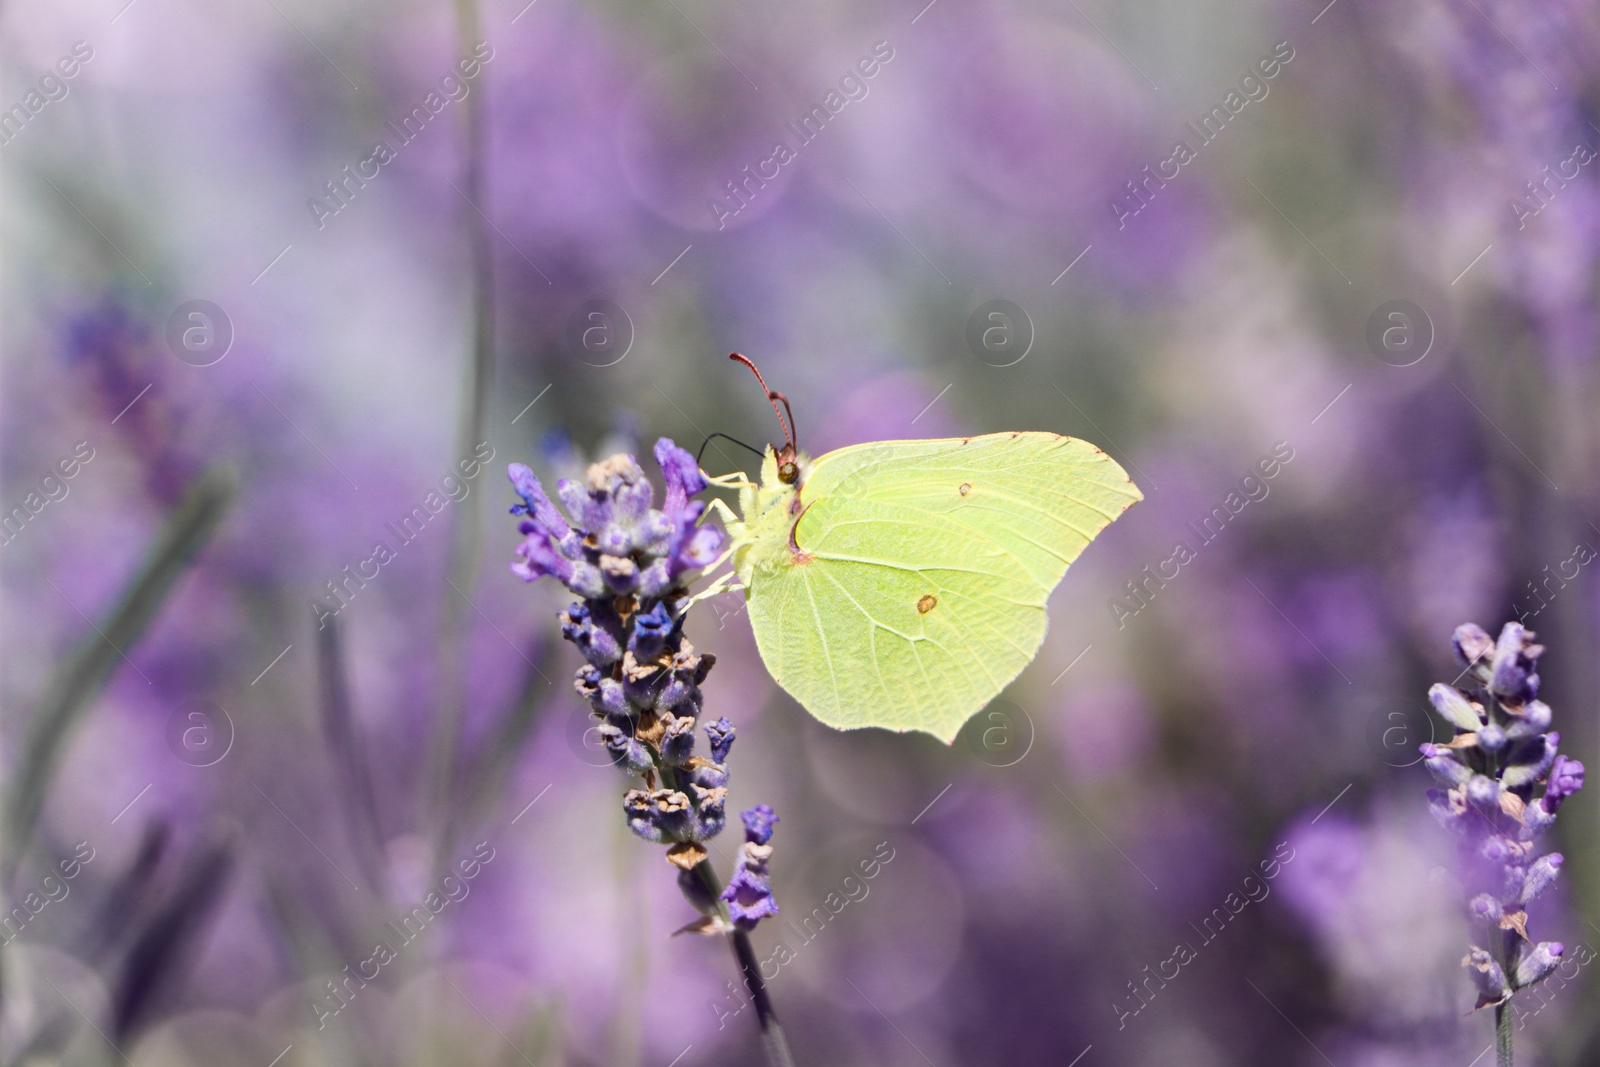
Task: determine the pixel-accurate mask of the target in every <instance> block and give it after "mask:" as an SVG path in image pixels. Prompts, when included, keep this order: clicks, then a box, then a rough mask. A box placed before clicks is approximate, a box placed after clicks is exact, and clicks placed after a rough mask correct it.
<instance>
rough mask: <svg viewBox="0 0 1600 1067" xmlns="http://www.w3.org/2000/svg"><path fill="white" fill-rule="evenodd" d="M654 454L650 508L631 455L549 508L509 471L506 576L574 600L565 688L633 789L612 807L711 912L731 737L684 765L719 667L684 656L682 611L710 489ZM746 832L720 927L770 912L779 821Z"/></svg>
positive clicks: (680, 460) (531, 481) (536, 484)
mask: <svg viewBox="0 0 1600 1067" xmlns="http://www.w3.org/2000/svg"><path fill="white" fill-rule="evenodd" d="M655 457H656V462H657V463H659V464H660V466H661V472H662V477H663V481H664V484H665V486H666V494H665V499H664V500H663V502H662V505H661V507H660V508H659V509H657V508H655V507H653V506H652V505H653V501H654V499H655V488H654V486H652V485H651V483H650V481H649V479H647V478H646V477H645V476H644V472H643V471H642V470H640V468H639V464H638V462H637V461H636V460H635V459H634V458H633V457H632V456H629V455H616V456H612V457H611V458H610V459H607V460H604V461H602V462H600V463H596V464H593V465H592V466H590V467H589V469H588V471H587V473H586V474H585V476H584V477H583V478H582V479H581V480H575V479H568V478H563V479H561V480H560V481H559V482H557V483H556V492H555V500H552V499H551V497H550V495H549V494H547V493H546V492H545V489H544V486H543V484H541V483H540V481H539V478H538V476H537V475H535V474H534V473H533V471H532V470H531V469H530V468H528V467H527V466H524V465H523V464H521V463H513V464H511V466H510V467H509V469H508V470H507V475H508V476H509V477H510V479H511V484H512V487H513V488H514V489H515V490H516V492H517V495H518V496H519V497H521V499H522V502H521V503H519V504H515V505H513V506H512V508H511V514H513V515H515V516H517V517H519V518H520V519H521V520H522V521H521V522H520V523H519V525H518V529H519V530H520V532H521V533H522V535H523V541H522V543H521V544H520V545H519V546H518V548H517V550H516V559H515V560H514V561H513V562H512V564H511V571H512V573H513V574H515V575H517V577H519V578H521V579H522V580H523V581H525V582H532V581H536V580H537V579H540V578H546V577H549V578H555V579H556V580H557V581H559V582H561V583H562V584H563V585H565V586H566V587H567V588H568V589H569V590H571V591H572V592H573V593H574V594H576V595H577V597H578V601H577V602H576V603H574V604H572V605H570V606H569V607H567V608H566V609H565V610H564V611H562V612H561V613H560V614H559V616H558V618H559V620H560V623H561V635H562V637H564V638H565V639H566V640H567V641H569V642H571V643H572V644H573V645H574V646H576V647H577V649H578V651H579V652H581V653H582V654H583V658H584V661H585V662H584V665H583V666H582V667H581V668H579V670H578V674H577V678H576V679H575V683H574V684H575V687H576V688H577V691H578V693H579V695H580V696H582V697H583V698H584V699H585V700H586V701H588V703H589V707H590V710H591V713H592V714H593V716H594V719H595V721H596V722H597V723H598V725H597V727H596V730H597V732H598V733H599V735H600V737H601V739H602V741H603V743H604V745H605V748H606V751H607V752H608V753H609V754H610V756H611V759H612V762H613V763H614V764H615V765H616V766H617V767H619V768H621V769H622V770H623V771H624V772H626V773H628V774H629V775H631V776H633V777H634V778H636V779H638V780H639V781H640V782H641V784H642V786H643V788H634V789H630V790H629V791H628V792H627V794H626V795H625V796H624V797H623V802H622V807H623V815H624V818H625V819H626V820H627V823H628V826H629V828H630V829H631V830H632V831H633V832H634V833H635V834H637V835H639V836H640V837H642V838H644V839H645V840H647V841H651V842H654V843H657V844H662V845H666V846H668V851H667V859H668V860H669V861H671V862H672V863H673V864H675V865H676V866H677V867H678V868H679V872H680V873H679V880H678V881H679V886H680V888H681V889H682V890H683V892H684V895H685V897H687V898H688V899H689V901H690V903H692V904H694V905H695V907H696V908H698V909H699V910H701V911H703V912H706V913H707V914H712V913H714V912H715V911H716V910H717V908H718V903H717V899H716V898H715V897H714V896H713V894H714V892H715V879H714V877H713V876H710V875H709V873H707V869H705V868H702V866H701V865H702V864H704V863H705V862H706V851H705V849H704V848H703V847H702V845H703V843H704V842H706V841H709V840H710V839H711V838H713V837H715V836H716V835H717V834H719V833H721V832H722V829H723V827H724V826H725V825H726V823H727V811H726V806H727V797H728V790H727V783H728V768H727V758H728V750H729V748H730V747H731V746H732V744H733V734H734V731H733V724H732V723H730V722H729V721H728V720H727V719H726V718H719V719H717V720H716V721H715V722H712V723H709V724H707V725H706V727H705V731H706V736H707V739H708V741H709V743H710V750H711V758H710V759H705V758H703V757H700V756H696V755H695V752H694V745H695V726H696V722H697V719H698V717H699V715H700V709H701V705H702V702H703V697H702V695H701V691H700V685H701V683H702V682H704V681H705V679H706V675H707V674H708V673H709V672H710V670H711V668H712V666H713V664H715V663H716V657H714V656H712V655H710V654H709V653H697V652H696V651H695V649H694V646H693V645H691V644H690V643H689V641H688V640H687V638H685V637H684V634H683V627H682V618H681V614H682V610H683V608H682V605H683V602H684V600H685V599H686V598H687V597H688V595H689V586H690V584H691V583H692V582H693V581H694V580H695V579H696V578H697V577H698V576H699V574H700V572H701V571H702V570H704V569H705V568H707V567H709V566H711V565H712V564H714V563H716V562H717V560H718V554H719V553H720V552H721V550H722V545H723V541H724V537H723V533H722V531H721V530H719V529H717V528H716V527H714V526H703V525H701V523H700V520H701V518H702V516H703V515H704V513H705V507H706V505H705V502H704V501H702V500H694V499H691V498H692V497H694V496H695V495H696V494H697V493H700V492H702V491H703V490H704V489H705V488H706V486H707V483H706V479H705V477H704V476H703V475H702V474H701V473H700V467H699V464H698V463H696V462H695V459H694V457H693V456H691V455H690V454H689V453H688V452H686V451H684V450H683V449H681V448H679V447H678V446H677V445H675V444H673V443H672V441H671V440H669V439H667V438H662V439H661V440H660V441H657V442H656V446H655ZM556 500H558V501H559V502H560V506H558V505H557V504H556V502H555V501H556ZM563 509H565V511H564V512H563ZM752 820H754V821H753V822H752ZM744 822H745V827H746V831H745V836H746V841H745V844H744V847H743V850H742V851H741V853H740V857H741V858H740V865H739V867H738V869H737V871H736V872H735V874H734V877H733V880H732V881H731V882H730V883H729V885H728V888H727V891H726V892H724V893H723V894H722V897H721V899H722V901H723V902H724V903H726V904H727V913H728V918H729V919H731V920H732V921H733V922H734V923H735V924H736V925H738V926H739V927H740V928H742V929H746V930H748V929H749V928H750V927H752V926H754V925H755V923H756V921H757V920H759V919H760V918H762V916H764V915H770V914H776V913H777V904H775V903H774V902H773V901H772V890H771V887H770V885H769V884H768V882H767V868H766V862H767V859H768V857H770V855H771V853H772V849H771V846H770V845H768V844H767V841H768V839H770V837H771V836H772V824H773V823H775V822H777V816H776V815H774V814H773V813H772V809H771V808H769V807H767V806H766V805H761V806H759V807H756V808H752V809H750V810H749V811H746V812H745V813H744Z"/></svg>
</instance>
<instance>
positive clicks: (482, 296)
mask: <svg viewBox="0 0 1600 1067" xmlns="http://www.w3.org/2000/svg"><path fill="white" fill-rule="evenodd" d="M455 9H456V31H457V35H458V37H459V42H458V44H459V48H460V51H461V52H462V53H463V54H465V53H466V52H467V51H468V50H469V49H471V48H472V46H473V45H474V44H475V43H476V41H477V39H478V8H477V3H476V0H456V4H455ZM479 77H480V78H483V77H485V75H482V74H480V75H479ZM462 106H463V107H464V108H465V111H464V121H465V123H466V137H465V153H466V173H465V175H464V182H465V189H464V190H463V192H464V193H465V194H466V199H467V201H468V202H467V203H465V204H463V205H461V211H462V216H461V217H462V229H463V231H464V232H465V234H466V237H467V243H468V247H469V249H470V254H471V260H472V280H471V292H472V325H471V337H470V341H469V343H468V357H469V358H468V374H467V383H466V393H465V396H464V397H463V402H462V405H461V423H460V436H459V440H458V441H457V449H456V456H457V458H458V459H459V458H462V457H466V456H469V455H471V454H472V453H473V450H474V449H476V448H477V447H478V445H479V444H480V443H482V442H483V441H485V440H486V437H485V427H486V425H487V423H488V413H489V392H490V387H491V386H492V385H493V383H494V305H493V292H494V277H493V260H492V258H491V254H490V246H489V238H488V234H487V232H486V230H485V228H484V218H483V215H482V214H481V208H482V205H483V191H484V169H483V85H482V82H480V83H479V86H478V89H477V91H476V92H473V93H470V94H468V96H467V98H466V99H465V100H464V101H462ZM482 528H483V520H482V509H481V508H480V507H478V506H477V503H473V504H468V503H467V502H466V501H462V503H461V505H460V506H459V507H458V508H457V509H456V514H455V521H454V523H453V524H452V526H451V538H450V550H449V551H450V559H449V565H448V567H449V571H448V581H449V583H450V586H451V588H450V589H448V590H446V591H445V595H444V603H443V606H442V607H441V609H440V623H439V631H440V632H439V691H440V701H439V717H438V722H437V725H436V734H435V738H434V747H433V800H434V803H435V805H436V807H435V809H434V811H433V815H434V817H435V818H436V819H437V820H438V825H439V827H440V837H441V841H440V843H439V844H440V852H441V854H442V853H443V852H444V851H446V850H447V849H448V847H449V843H448V842H447V841H444V840H442V838H443V837H444V836H445V834H446V832H447V830H446V829H445V828H447V827H448V826H449V825H450V823H451V820H450V818H449V813H450V811H451V810H452V809H453V807H454V805H455V802H456V799H457V798H456V782H457V779H458V777H459V776H458V768H457V763H458V761H459V749H460V746H461V723H462V720H463V718H464V717H465V705H466V669H465V663H464V659H463V651H462V648H463V639H464V636H465V635H464V634H463V632H462V631H463V629H464V628H465V625H466V620H467V617H468V613H469V612H470V611H471V610H472V609H471V606H470V603H469V602H468V600H467V598H468V597H469V596H470V595H471V592H472V587H473V585H474V584H475V582H476V579H477V576H478V564H479V557H480V555H481V549H482V545H481V544H480V542H481V540H482Z"/></svg>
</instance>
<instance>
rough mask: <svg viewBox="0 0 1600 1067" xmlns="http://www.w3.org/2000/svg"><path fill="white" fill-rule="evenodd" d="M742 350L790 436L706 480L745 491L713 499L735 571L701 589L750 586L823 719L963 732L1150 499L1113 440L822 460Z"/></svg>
mask: <svg viewBox="0 0 1600 1067" xmlns="http://www.w3.org/2000/svg"><path fill="white" fill-rule="evenodd" d="M730 358H732V359H735V360H738V361H740V362H742V363H744V364H745V365H746V366H748V367H749V368H750V369H751V370H752V371H753V372H755V375H756V379H757V380H758V381H760V383H761V388H762V389H765V390H766V391H767V399H768V401H769V402H771V404H772V408H773V411H774V412H775V413H776V414H777V416H778V421H779V424H780V425H781V426H782V427H783V433H784V444H783V446H782V447H781V448H780V447H777V446H774V445H770V444H769V445H768V446H767V448H766V450H765V452H764V453H762V463H761V481H760V483H759V484H758V483H756V482H752V481H750V480H749V479H748V478H747V477H745V475H744V474H743V473H742V472H735V473H733V474H727V475H721V476H711V475H706V478H707V481H708V482H710V483H711V484H712V485H716V486H720V487H722V488H725V489H735V490H737V491H738V504H739V513H738V514H734V512H733V511H732V509H731V508H729V507H728V505H727V504H726V503H725V502H724V501H721V500H717V501H713V503H712V504H711V508H710V510H711V511H714V512H716V513H718V514H719V515H720V516H721V518H722V521H723V525H724V527H725V529H726V531H727V534H728V542H727V551H726V556H727V557H728V558H730V559H731V562H732V570H731V571H730V572H728V573H726V574H724V575H723V576H722V577H721V578H719V579H718V580H717V582H714V583H713V584H712V587H711V588H709V589H707V590H706V591H705V592H703V593H701V594H700V595H699V596H697V597H696V598H695V599H696V600H699V599H703V598H705V597H707V596H711V595H715V594H716V593H720V592H723V591H726V590H727V589H742V590H743V591H744V594H745V599H746V603H747V607H748V610H749V615H750V623H751V627H752V629H753V630H754V633H755V639H756V647H757V648H758V649H759V650H760V652H761V659H762V662H763V663H764V664H765V665H766V668H767V671H768V672H769V673H770V674H771V675H772V677H773V679H774V680H775V681H777V683H778V684H779V685H780V686H781V687H782V688H783V689H784V690H785V691H787V692H788V693H789V695H791V696H792V697H794V698H795V699H796V700H797V701H799V702H800V704H801V705H802V706H804V707H805V709H806V710H807V711H808V712H810V713H811V714H812V715H813V716H815V717H816V718H817V719H819V720H821V721H822V722H824V723H826V724H827V725H829V726H833V727H836V728H838V729H843V730H848V729H856V728H859V727H866V726H878V727H884V728H886V729H890V730H896V731H902V732H903V731H907V730H921V731H924V732H926V733H931V734H933V735H934V736H935V737H938V738H939V739H940V740H942V741H944V742H946V743H949V742H951V741H953V740H954V739H955V737H956V734H957V733H958V732H959V731H960V729H961V726H962V724H963V723H965V722H966V721H967V719H969V718H971V717H972V716H973V715H975V714H976V713H977V712H978V711H980V710H981V709H982V708H983V707H984V705H986V704H988V703H989V701H990V700H992V699H994V697H996V696H997V695H999V693H1000V691H1001V690H1002V689H1004V688H1005V687H1006V686H1007V685H1008V684H1010V682H1011V681H1012V679H1014V678H1016V676H1017V675H1018V674H1020V673H1021V672H1022V669H1023V668H1024V667H1026V666H1027V665H1028V664H1029V663H1030V662H1032V660H1033V658H1034V656H1035V655H1036V654H1037V653H1038V651H1039V646H1040V644H1041V643H1042V642H1043V641H1044V634H1045V624H1046V619H1045V601H1046V600H1047V599H1048V597H1049V596H1050V592H1051V590H1053V589H1054V588H1055V587H1056V585H1057V584H1058V583H1059V582H1060V581H1061V578H1062V576H1063V575H1064V574H1065V573H1066V570H1067V567H1068V565H1070V564H1071V563H1072V561H1073V560H1075V559H1077V558H1078V555H1079V554H1080V553H1081V552H1082V551H1083V550H1084V548H1085V547H1086V546H1087V545H1088V544H1089V542H1090V541H1092V540H1094V538H1095V537H1096V536H1097V535H1098V534H1099V533H1100V531H1101V530H1103V529H1105V528H1106V526H1108V525H1109V524H1110V523H1111V521H1112V520H1114V519H1115V518H1116V517H1117V516H1118V515H1121V514H1122V512H1123V511H1125V510H1126V509H1127V508H1128V507H1129V506H1130V505H1131V504H1133V503H1134V502H1135V501H1138V500H1142V499H1143V498H1144V497H1143V494H1142V493H1140V492H1139V489H1138V487H1137V486H1135V485H1134V484H1133V481H1132V480H1131V479H1130V478H1129V477H1128V475H1127V473H1126V472H1124V471H1123V469H1122V468H1121V467H1120V466H1118V465H1117V463H1116V462H1115V461H1114V460H1112V459H1111V457H1109V456H1107V455H1106V454H1105V453H1104V452H1102V451H1101V450H1100V449H1098V448H1096V447H1095V446H1094V445H1092V444H1089V443H1088V442H1086V441H1081V440H1078V439H1077V438H1073V437H1064V436H1062V435H1060V434H1054V433H1042V432H1015V433H991V434H983V435H980V436H976V437H950V438H941V439H934V440H920V441H878V442H873V443H869V444H860V445H852V446H850V447H848V448H840V449H836V450H835V451H832V452H829V453H827V454H826V455H822V456H819V457H817V458H815V459H812V458H810V457H808V456H806V455H805V454H804V453H802V452H800V451H799V450H798V449H797V448H796V445H795V436H794V415H793V413H792V412H790V411H789V401H788V398H787V397H785V396H784V395H783V394H782V393H777V392H774V391H772V390H771V389H768V388H767V383H766V381H765V379H763V378H762V377H761V372H760V371H759V370H757V369H756V366H755V364H754V363H752V362H751V361H750V360H748V359H746V358H745V357H744V356H741V355H739V354H738V353H732V354H731V357H730ZM780 401H781V402H782V404H783V408H782V409H781V410H780V409H779V407H778V404H779V402H780ZM785 413H788V417H787V419H786V418H785ZM734 578H737V580H738V582H739V585H738V586H734V585H732V580H733V579H734Z"/></svg>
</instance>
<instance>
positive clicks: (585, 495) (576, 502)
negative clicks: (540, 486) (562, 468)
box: [556, 478, 605, 530]
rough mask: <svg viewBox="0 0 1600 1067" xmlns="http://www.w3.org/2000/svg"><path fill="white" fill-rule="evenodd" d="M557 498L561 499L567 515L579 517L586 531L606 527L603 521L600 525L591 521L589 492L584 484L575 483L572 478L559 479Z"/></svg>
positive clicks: (557, 482)
mask: <svg viewBox="0 0 1600 1067" xmlns="http://www.w3.org/2000/svg"><path fill="white" fill-rule="evenodd" d="M556 496H558V497H560V498H561V503H562V504H563V505H564V506H565V507H566V509H567V514H569V515H575V516H577V518H578V521H579V522H580V523H582V524H583V528H584V529H585V530H598V529H599V528H600V527H601V526H604V525H605V522H604V521H603V520H602V521H601V522H599V523H592V522H591V521H590V520H591V518H592V516H591V514H590V510H589V504H590V500H589V491H588V490H587V489H585V488H584V487H583V483H582V482H577V481H573V480H572V479H571V478H559V479H557V480H556Z"/></svg>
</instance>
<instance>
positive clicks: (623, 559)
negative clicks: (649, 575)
mask: <svg viewBox="0 0 1600 1067" xmlns="http://www.w3.org/2000/svg"><path fill="white" fill-rule="evenodd" d="M600 575H601V578H602V579H603V580H604V581H605V583H606V591H607V592H609V593H610V594H611V595H613V596H628V595H630V594H631V593H633V591H634V590H635V589H638V588H639V565H638V564H637V563H635V562H634V561H633V560H631V559H629V558H628V557H627V556H601V557H600Z"/></svg>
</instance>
